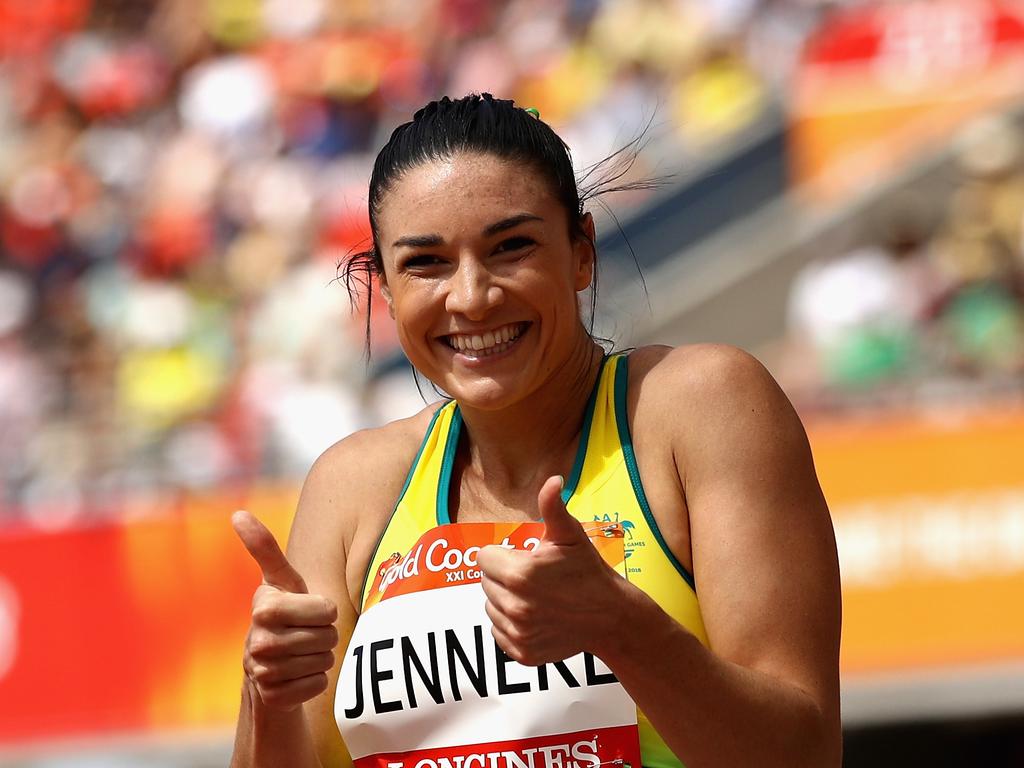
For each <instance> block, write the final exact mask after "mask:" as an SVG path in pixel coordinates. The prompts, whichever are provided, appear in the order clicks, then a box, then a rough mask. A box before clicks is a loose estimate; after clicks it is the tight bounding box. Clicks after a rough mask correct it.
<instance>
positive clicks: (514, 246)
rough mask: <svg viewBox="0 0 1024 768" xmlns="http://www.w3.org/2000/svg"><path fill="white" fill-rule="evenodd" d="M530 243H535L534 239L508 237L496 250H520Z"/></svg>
mask: <svg viewBox="0 0 1024 768" xmlns="http://www.w3.org/2000/svg"><path fill="white" fill-rule="evenodd" d="M531 245H536V241H534V240H533V239H531V238H529V237H510V238H509V239H508V240H503V241H502V242H501V243H500V244H499V245H498V248H497V250H498V251H499V252H501V251H504V252H509V251H521V250H522V249H523V248H528V247H530V246H531Z"/></svg>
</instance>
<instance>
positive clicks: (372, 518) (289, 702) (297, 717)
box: [231, 414, 429, 768]
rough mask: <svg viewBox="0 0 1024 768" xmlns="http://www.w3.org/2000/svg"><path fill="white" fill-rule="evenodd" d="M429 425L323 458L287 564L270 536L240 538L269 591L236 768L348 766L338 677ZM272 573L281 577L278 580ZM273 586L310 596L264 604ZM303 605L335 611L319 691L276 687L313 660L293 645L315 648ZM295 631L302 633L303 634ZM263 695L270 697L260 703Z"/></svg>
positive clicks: (250, 658)
mask: <svg viewBox="0 0 1024 768" xmlns="http://www.w3.org/2000/svg"><path fill="white" fill-rule="evenodd" d="M427 416H428V417H429V414H427ZM421 422H423V423H421ZM424 425H425V422H424V420H423V418H422V417H414V418H413V419H407V420H404V421H401V422H396V423H395V424H392V425H389V426H387V427H384V428H383V429H379V430H372V431H366V432H360V433H357V434H355V435H352V436H350V437H348V438H346V439H345V440H342V441H341V442H340V443H338V444H336V445H335V446H333V447H332V448H331V449H329V450H328V451H327V452H325V453H324V455H323V456H321V457H320V458H319V459H318V460H317V462H316V463H315V464H314V465H313V468H312V469H311V470H310V473H309V476H308V477H307V478H306V482H305V484H304V485H303V488H302V494H301V496H300V498H299V504H298V507H297V509H296V513H295V518H294V521H293V523H292V529H291V534H290V535H289V539H288V550H287V552H288V554H287V560H285V556H284V555H281V554H280V551H279V550H278V551H277V556H278V557H280V561H275V560H274V553H273V550H276V546H277V545H276V543H275V542H274V541H273V538H272V537H270V534H269V532H266V530H265V529H263V534H260V533H259V532H257V533H256V534H247V535H246V536H244V537H243V540H244V541H246V545H247V546H248V547H249V549H250V551H251V552H252V553H253V555H254V557H255V558H256V559H257V561H258V562H260V563H261V567H262V569H263V571H264V584H263V585H262V586H261V587H260V588H259V589H258V590H257V596H256V598H255V599H254V608H253V627H252V628H251V630H250V633H249V637H248V638H247V641H246V660H245V666H246V668H247V676H246V679H245V681H244V683H243V689H242V706H241V711H240V714H239V719H238V728H237V731H236V736H235V750H234V756H233V758H232V763H231V765H232V768H243V766H244V767H245V768H255V767H257V766H268V767H270V766H273V767H274V768H278V767H279V766H282V765H288V766H297V767H298V768H347V767H348V766H351V764H352V761H351V758H350V757H349V754H348V751H347V750H346V748H345V745H344V743H343V741H342V739H341V735H340V734H339V732H338V728H337V724H336V722H335V719H334V697H335V691H336V689H337V683H338V675H339V673H340V670H341V662H342V659H343V658H344V649H345V647H346V646H347V644H348V640H349V638H350V637H351V635H352V631H353V629H354V627H355V623H356V619H357V618H358V612H357V610H356V606H357V605H358V603H359V599H360V595H359V591H360V589H361V588H362V582H363V576H364V574H365V571H366V567H367V564H368V562H369V559H370V557H371V556H372V549H373V547H374V546H375V544H376V541H377V538H378V536H379V534H380V531H381V530H382V529H383V526H384V524H385V523H386V520H387V515H388V513H390V511H391V507H392V506H393V504H394V500H395V499H396V498H397V497H398V494H399V492H400V491H401V485H402V481H403V479H404V477H405V472H406V471H407V469H408V465H409V462H411V461H412V458H413V455H414V454H415V449H416V446H417V445H418V439H419V436H421V435H422V430H423V429H424V428H425V426H424ZM369 468H372V469H373V471H372V472H371V471H368V470H369ZM242 533H243V532H242V531H240V534H242ZM260 537H262V538H263V540H262V541H260ZM267 537H269V541H267V540H266V539H267ZM254 546H255V551H254ZM261 551H262V553H263V554H261ZM275 565H276V568H275ZM288 569H291V570H293V571H294V578H289V577H287V576H284V577H283V578H282V574H283V573H286V572H287V570H288ZM268 570H269V571H274V570H277V571H278V573H277V574H276V575H271V574H268V573H267V571H268ZM268 577H269V578H268ZM296 580H297V582H296ZM268 581H269V582H271V584H272V586H273V587H274V588H276V589H280V590H281V591H282V592H285V593H287V592H289V591H290V592H293V593H294V592H299V591H300V589H299V588H298V587H299V586H302V587H305V588H306V591H307V592H308V594H306V595H295V594H283V595H278V594H270V595H269V596H268V595H265V594H264V595H261V590H263V591H266V590H267V589H268ZM275 582H282V583H280V584H277V583H275ZM289 588H290V589H289ZM299 599H305V600H306V603H307V604H309V603H312V604H314V605H315V604H316V602H317V601H319V602H320V603H321V604H324V605H329V606H331V607H332V609H336V613H332V614H331V619H332V621H330V622H329V623H330V624H332V625H333V627H332V629H331V631H332V632H335V630H336V633H335V634H334V635H333V637H334V640H333V645H334V658H333V660H332V662H331V664H330V667H329V668H328V669H327V670H326V672H325V677H324V678H323V679H322V680H320V681H317V684H316V685H313V682H314V681H312V680H308V679H307V678H301V679H302V680H306V683H303V682H301V681H300V682H292V683H288V684H286V685H285V686H282V685H281V684H280V682H279V679H280V678H282V677H285V676H287V675H289V670H295V669H296V665H299V666H301V665H302V664H303V663H305V662H303V660H302V657H303V656H306V657H308V656H309V654H307V653H306V651H308V650H309V648H308V647H303V648H297V647H296V645H295V644H296V643H297V642H298V643H308V642H310V635H311V630H310V628H309V626H308V624H310V623H312V622H311V621H310V620H309V619H308V618H306V619H303V620H298V619H297V618H296V610H298V606H297V605H296V602H297V601H298V600H299ZM307 610H309V609H307ZM307 617H308V614H307ZM296 621H298V622H299V624H300V625H301V626H296V625H295V622H296ZM312 632H320V630H319V629H316V630H312ZM317 650H319V649H317ZM253 669H256V670H259V671H260V672H261V673H262V676H263V679H264V680H265V681H267V685H266V686H261V684H260V680H259V675H254V674H252V672H253ZM304 671H305V670H304V669H303V670H299V672H297V673H294V674H300V673H301V672H304ZM254 677H255V678H256V682H254V681H253V678H254ZM261 687H263V689H264V691H266V692H264V693H263V694H262V695H261V692H260V688H261ZM282 688H284V690H283V691H282V690H281V689H282ZM267 692H269V695H268V693H267Z"/></svg>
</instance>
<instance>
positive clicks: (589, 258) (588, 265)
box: [573, 212, 597, 291]
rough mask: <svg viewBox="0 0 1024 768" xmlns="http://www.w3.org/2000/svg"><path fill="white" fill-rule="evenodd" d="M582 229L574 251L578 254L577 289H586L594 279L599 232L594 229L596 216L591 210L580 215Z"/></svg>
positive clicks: (574, 244) (574, 245)
mask: <svg viewBox="0 0 1024 768" xmlns="http://www.w3.org/2000/svg"><path fill="white" fill-rule="evenodd" d="M580 229H582V230H583V233H582V235H579V236H577V238H576V242H575V243H573V251H574V253H575V256H576V282H575V287H576V290H577V291H583V290H586V289H587V288H589V287H590V284H591V283H592V282H593V280H594V264H595V262H596V260H597V246H596V242H597V240H596V238H597V234H596V230H595V229H594V217H593V216H591V215H590V213H589V212H588V213H584V214H583V216H582V217H580Z"/></svg>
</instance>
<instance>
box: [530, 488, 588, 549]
mask: <svg viewBox="0 0 1024 768" xmlns="http://www.w3.org/2000/svg"><path fill="white" fill-rule="evenodd" d="M564 484H565V481H564V479H563V478H562V477H561V476H560V475H555V476H553V477H549V478H548V479H547V480H546V481H545V482H544V485H542V486H541V489H540V493H538V494H537V508H538V509H539V511H540V516H541V519H542V520H543V521H544V541H547V542H549V543H551V544H576V543H578V542H579V541H580V539H582V538H586V535H585V534H584V533H583V526H581V525H580V523H579V521H578V520H577V519H576V518H575V517H573V516H572V515H570V514H569V510H567V509H566V508H565V503H564V502H563V501H562V486H563V485H564Z"/></svg>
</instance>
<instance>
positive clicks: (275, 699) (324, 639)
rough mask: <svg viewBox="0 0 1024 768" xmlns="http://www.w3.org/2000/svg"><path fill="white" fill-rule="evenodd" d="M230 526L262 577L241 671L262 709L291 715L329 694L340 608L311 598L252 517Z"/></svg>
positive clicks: (243, 515)
mask: <svg viewBox="0 0 1024 768" xmlns="http://www.w3.org/2000/svg"><path fill="white" fill-rule="evenodd" d="M231 524H232V526H233V527H234V529H235V533H237V534H238V537H239V538H240V539H241V540H242V543H243V544H244V545H245V548H246V549H247V550H249V554H250V555H252V557H253V559H254V560H255V561H256V563H257V564H258V565H259V567H260V570H261V571H262V573H263V583H262V584H261V585H260V586H259V587H257V588H256V593H255V594H254V595H253V599H252V623H251V624H250V626H249V634H248V636H247V637H246V639H245V655H244V658H243V661H242V666H243V668H244V670H245V675H246V677H247V678H248V680H249V684H250V686H251V687H252V688H253V689H254V690H255V692H256V694H257V695H258V696H259V699H260V701H262V702H263V704H264V706H266V707H268V708H270V709H276V710H281V711H289V710H293V709H295V708H296V707H299V706H301V705H302V703H303V702H306V701H309V700H310V699H312V698H314V697H315V696H318V695H319V694H321V693H323V692H324V691H325V690H326V689H327V684H328V678H327V672H328V671H329V670H330V669H331V668H332V667H333V666H334V649H335V647H336V646H337V645H338V630H337V628H336V627H335V626H334V622H335V621H337V618H338V608H337V606H336V605H335V604H334V602H332V601H331V600H329V599H328V598H326V597H323V596H321V595H311V594H309V590H308V589H307V588H306V583H305V581H303V579H302V576H300V575H299V573H298V572H297V571H296V570H295V568H293V567H292V565H291V563H289V562H288V558H287V557H285V555H284V553H283V552H282V551H281V548H280V547H279V546H278V544H277V541H276V540H275V539H274V536H273V534H272V533H271V532H270V531H269V530H267V528H266V526H264V525H263V523H261V522H260V521H259V520H257V519H256V518H255V517H253V516H252V514H250V513H249V512H245V511H239V512H236V513H235V514H234V515H232V517H231Z"/></svg>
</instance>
